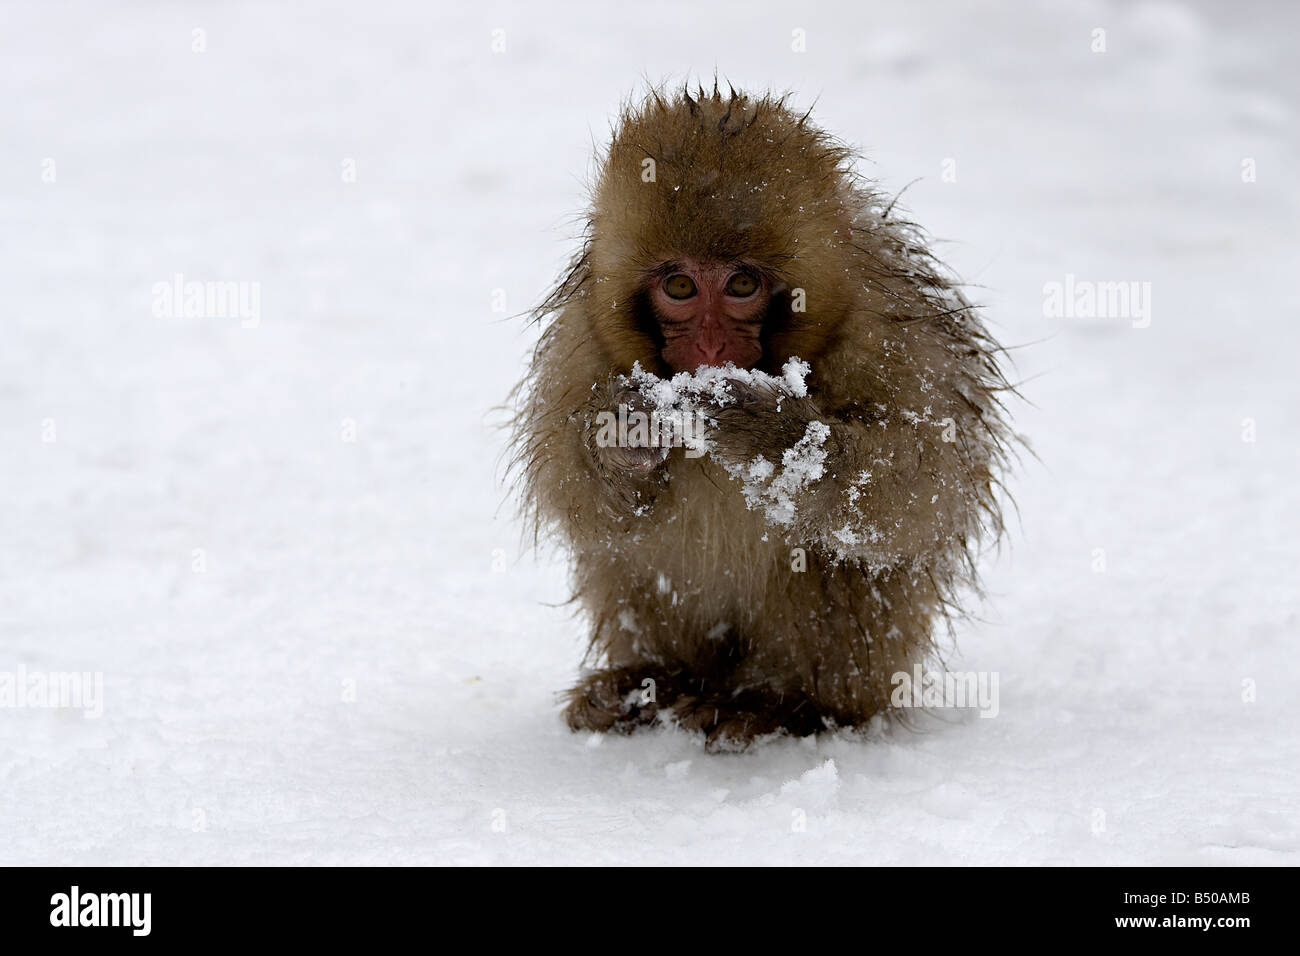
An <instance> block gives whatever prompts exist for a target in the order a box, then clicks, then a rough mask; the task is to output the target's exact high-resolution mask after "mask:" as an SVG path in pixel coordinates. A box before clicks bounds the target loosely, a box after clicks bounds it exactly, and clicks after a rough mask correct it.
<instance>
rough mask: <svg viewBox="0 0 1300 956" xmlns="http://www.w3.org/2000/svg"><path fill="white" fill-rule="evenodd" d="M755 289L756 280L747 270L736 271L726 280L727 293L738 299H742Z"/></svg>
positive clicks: (751, 293) (756, 286)
mask: <svg viewBox="0 0 1300 956" xmlns="http://www.w3.org/2000/svg"><path fill="white" fill-rule="evenodd" d="M757 291H758V280H757V279H755V278H754V277H753V276H752V275H750V274H749V273H748V272H737V273H736V274H735V275H734V276H732V277H731V278H730V279H728V280H727V295H734V296H736V297H737V298H739V299H743V298H745V297H746V296H750V295H753V294H754V293H755V292H757Z"/></svg>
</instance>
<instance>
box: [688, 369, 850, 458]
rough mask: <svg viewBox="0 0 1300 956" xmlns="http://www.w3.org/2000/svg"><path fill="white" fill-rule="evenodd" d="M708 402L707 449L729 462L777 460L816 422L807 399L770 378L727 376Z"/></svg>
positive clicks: (815, 411) (814, 410) (716, 456)
mask: <svg viewBox="0 0 1300 956" xmlns="http://www.w3.org/2000/svg"><path fill="white" fill-rule="evenodd" d="M709 405H710V407H708V408H707V409H706V414H707V415H708V417H709V419H710V421H711V422H712V423H713V427H712V428H711V429H710V430H709V436H708V437H709V453H710V454H711V455H712V456H713V457H714V458H715V459H717V460H718V461H720V462H721V463H722V464H724V465H727V466H731V467H742V466H747V465H750V464H751V463H753V462H754V461H755V460H756V459H759V458H762V459H763V460H765V461H769V462H772V463H773V464H774V465H775V464H780V463H781V462H782V461H783V460H784V459H785V458H786V456H787V453H788V452H789V451H790V450H791V449H794V448H796V446H798V445H799V444H800V442H802V441H803V440H804V439H805V438H806V437H807V435H808V430H809V425H811V424H813V423H814V422H819V415H818V411H817V407H816V405H815V404H814V403H813V402H812V400H811V399H809V398H807V397H799V396H796V395H794V394H793V393H792V392H791V391H790V390H789V389H788V388H787V387H786V386H785V385H784V383H783V382H782V381H781V380H780V379H775V378H771V379H768V380H766V381H764V380H761V379H759V378H758V377H757V376H753V375H751V376H747V377H746V378H732V379H729V380H728V381H727V387H726V390H725V394H724V396H723V397H722V398H721V399H720V400H716V401H713V402H710V403H709ZM823 427H825V426H823Z"/></svg>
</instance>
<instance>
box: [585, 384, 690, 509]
mask: <svg viewBox="0 0 1300 956" xmlns="http://www.w3.org/2000/svg"><path fill="white" fill-rule="evenodd" d="M652 408H653V403H652V402H650V401H649V400H648V399H647V398H646V397H645V396H643V395H642V394H641V393H640V392H639V391H637V390H636V389H633V388H629V387H627V386H626V385H625V384H623V383H620V382H617V381H615V380H611V381H610V382H608V383H606V384H605V385H603V386H598V387H597V388H596V389H595V390H594V391H593V394H592V397H591V400H590V402H589V403H588V414H587V417H586V423H585V433H584V436H583V437H584V443H585V444H586V446H587V450H588V452H589V454H590V456H591V462H592V466H593V468H594V470H595V472H596V474H597V476H598V477H599V478H600V479H601V483H602V485H603V487H604V490H605V492H606V495H605V497H606V500H605V502H604V504H605V505H606V506H607V507H608V508H609V510H612V511H614V512H616V513H621V514H626V513H628V512H636V511H638V510H639V509H640V508H642V507H644V506H646V505H649V504H650V503H651V501H653V499H654V494H655V492H656V490H657V489H658V487H659V486H661V485H662V484H663V481H664V475H663V471H662V468H661V466H662V465H663V464H664V462H665V461H667V459H668V451H669V448H670V446H671V444H672V442H671V435H664V434H660V432H662V431H663V428H662V427H660V428H659V429H654V428H651V427H650V426H651V421H652V420H651V418H650V411H651V409H652Z"/></svg>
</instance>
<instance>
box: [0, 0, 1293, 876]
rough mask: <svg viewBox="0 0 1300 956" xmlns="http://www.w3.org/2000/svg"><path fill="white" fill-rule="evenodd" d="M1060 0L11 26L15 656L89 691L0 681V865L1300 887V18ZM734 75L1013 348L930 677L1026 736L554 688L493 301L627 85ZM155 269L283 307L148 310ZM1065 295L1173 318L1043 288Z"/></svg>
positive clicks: (545, 228) (425, 7)
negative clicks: (944, 873) (862, 180)
mask: <svg viewBox="0 0 1300 956" xmlns="http://www.w3.org/2000/svg"><path fill="white" fill-rule="evenodd" d="M1042 6H1043V7H1048V8H1050V9H1046V10H1045V9H1034V10H1023V11H1021V10H1017V9H1015V8H1013V7H1012V6H1011V5H1006V6H1004V5H1001V4H972V3H966V2H957V0H951V2H945V3H942V4H914V3H909V2H903V0H899V2H891V3H884V4H871V5H864V4H861V3H858V2H854V0H845V2H842V3H834V4H829V3H828V4H819V5H817V6H816V8H815V9H812V5H808V4H804V3H794V2H789V3H773V2H765V3H754V2H745V3H738V4H735V5H726V4H698V3H695V2H692V0H685V2H678V0H663V2H660V3H657V4H654V5H651V6H645V5H639V6H635V7H633V6H626V7H625V6H623V5H614V4H606V3H593V4H591V5H589V6H587V5H582V4H579V3H574V2H567V3H565V4H562V5H560V4H556V3H544V4H523V3H517V4H507V3H500V2H497V3H493V2H485V3H475V4H463V5H460V6H459V8H458V9H456V10H452V9H440V8H438V7H437V6H436V5H430V4H425V3H418V2H410V3H403V4H388V3H382V2H372V3H367V4H364V5H361V6H358V5H356V4H345V3H336V4H333V5H329V6H326V5H323V4H311V5H306V4H303V5H297V4H295V5H288V4H286V5H282V6H269V5H265V4H258V3H236V4H222V5H220V7H219V8H218V6H217V5H209V4H199V3H192V4H183V3H175V4H163V3H136V4H118V5H113V6H112V7H111V8H106V7H104V6H103V5H101V4H95V3H90V2H75V3H48V4H47V3H41V4H21V5H20V4H17V3H13V4H7V5H6V8H5V11H4V21H5V26H4V29H3V31H0V75H2V76H3V89H4V95H3V97H0V130H2V131H3V132H2V133H0V135H2V136H3V149H2V150H0V263H2V265H0V270H2V271H3V297H2V301H3V322H4V336H3V340H2V342H0V448H2V449H3V453H2V454H3V457H2V458H0V462H2V464H0V562H2V564H0V672H11V673H16V672H17V669H18V668H20V667H22V668H26V669H27V671H28V672H29V673H31V672H42V673H43V672H56V671H88V672H96V671H98V672H102V674H103V681H104V700H103V715H102V717H100V718H99V719H84V718H83V717H82V715H81V713H80V712H79V711H77V710H74V709H61V710H40V709H33V708H17V707H14V708H9V709H5V710H0V862H3V863H9V864H14V863H79V864H80V863H84V864H107V863H203V862H207V863H245V862H248V863H578V862H584V863H596V864H613V865H626V864H631V863H635V864H642V865H644V864H669V863H702V862H709V863H719V862H737V863H760V862H761V863H774V862H794V863H1046V864H1065V863H1102V864H1134V863H1205V864H1276V863H1286V864H1294V863H1295V862H1296V861H1297V850H1298V849H1300V823H1298V822H1297V815H1298V812H1297V796H1298V793H1300V785H1298V784H1300V780H1298V774H1300V747H1298V746H1297V728H1298V727H1300V703H1297V694H1296V688H1297V686H1298V685H1300V660H1298V659H1297V651H1296V643H1295V639H1296V635H1297V631H1298V630H1300V620H1298V614H1297V595H1298V593H1300V587H1298V584H1300V582H1298V581H1297V573H1298V571H1300V543H1297V530H1298V529H1300V519H1298V518H1297V514H1298V513H1300V511H1298V508H1297V505H1298V504H1300V500H1298V499H1300V493H1298V492H1297V472H1298V470H1300V430H1298V428H1297V421H1296V419H1297V415H1300V379H1298V378H1297V375H1296V363H1297V358H1298V357H1300V297H1298V296H1297V292H1296V282H1295V277H1296V266H1297V253H1298V252H1300V243H1298V242H1297V234H1296V223H1297V221H1298V220H1300V216H1298V212H1300V209H1298V206H1300V203H1297V196H1298V194H1300V189H1298V188H1297V160H1300V148H1298V144H1297V134H1296V130H1297V123H1296V120H1297V117H1296V107H1295V93H1296V90H1297V89H1298V88H1300V83H1298V82H1297V74H1298V73H1300V70H1298V69H1297V66H1296V64H1297V60H1296V59H1295V57H1294V51H1293V49H1292V45H1293V40H1294V36H1295V35H1296V32H1297V29H1298V28H1300V16H1298V15H1297V12H1296V10H1295V8H1294V7H1293V6H1288V5H1283V4H1277V5H1266V4H1262V3H1261V4H1232V5H1224V7H1223V8H1222V9H1220V8H1218V7H1215V6H1212V5H1209V4H1204V5H1201V4H1197V5H1191V6H1188V5H1182V4H1166V3H1145V4H1132V3H1114V4H1111V3H1075V4H1068V5H1067V4H1051V5H1042ZM1098 27H1100V28H1103V29H1105V31H1106V46H1107V49H1106V52H1104V53H1094V52H1092V50H1091V49H1090V46H1091V45H1092V43H1093V42H1094V41H1093V32H1092V31H1093V30H1094V29H1095V28H1098ZM195 28H199V29H202V30H204V31H206V33H205V34H204V38H205V41H206V51H205V52H194V51H193V49H192V45H193V43H194V36H193V34H192V31H193V30H194V29H195ZM495 28H502V29H504V30H505V40H506V51H505V52H504V53H501V54H494V53H493V52H492V50H491V44H492V39H493V38H492V31H493V30H494V29H495ZM796 28H802V29H804V30H806V37H807V41H806V42H807V51H806V52H804V53H796V52H793V51H792V50H791V38H792V31H793V30H795V29H796ZM715 68H716V69H717V70H718V71H720V72H721V73H722V74H723V75H725V76H726V77H728V78H730V79H731V80H733V81H734V82H735V83H736V84H737V85H738V86H743V87H746V88H762V87H768V86H771V87H775V88H781V89H791V90H794V91H796V94H797V102H798V103H800V104H805V105H809V104H811V103H812V102H813V101H814V100H816V101H817V109H816V114H815V115H816V117H817V119H818V120H819V122H820V123H821V124H822V125H823V126H825V127H827V128H829V129H831V130H833V131H835V132H837V133H839V134H840V135H842V136H844V137H845V138H847V139H849V140H850V141H852V142H854V143H855V144H857V145H859V146H861V147H862V148H863V149H865V150H866V151H867V152H868V154H869V156H870V159H871V163H870V164H869V166H868V167H867V168H868V170H869V172H870V173H871V174H872V175H873V176H878V177H879V178H880V179H881V180H882V181H883V182H884V183H885V184H886V185H887V186H888V187H889V188H891V189H898V188H901V187H903V186H904V185H905V184H907V183H908V182H909V181H910V180H912V179H915V178H917V177H924V178H923V179H922V180H921V181H920V182H918V183H916V184H915V185H914V186H912V187H911V189H910V190H909V191H908V192H907V194H906V198H905V204H906V205H907V206H908V207H909V209H910V211H911V212H912V213H913V215H914V218H916V219H917V221H919V222H920V223H922V224H923V225H925V226H926V227H927V228H928V229H929V230H930V231H931V232H933V233H934V234H936V235H938V236H940V237H943V238H945V239H948V240H952V242H950V243H948V244H946V245H945V246H944V247H943V249H944V251H945V255H946V256H947V258H948V259H949V260H950V261H951V263H952V264H953V265H954V266H955V267H956V268H957V270H958V271H959V272H961V273H962V274H963V275H964V276H965V277H966V278H967V279H969V280H970V281H971V282H973V283H977V284H979V285H980V286H981V288H979V289H977V290H976V296H977V297H978V298H979V299H980V300H981V301H982V302H983V303H984V304H986V305H987V307H988V311H987V314H988V317H989V319H990V321H991V322H992V323H993V324H994V327H995V329H996V331H997V333H998V334H999V335H1000V336H1001V338H1002V339H1003V340H1004V341H1005V342H1006V343H1008V344H1027V343H1034V344H1032V345H1030V346H1029V347H1027V348H1025V349H1023V350H1021V351H1019V352H1018V353H1017V354H1018V363H1019V364H1018V372H1019V374H1020V376H1021V377H1022V378H1024V379H1027V380H1028V381H1027V384H1026V385H1025V388H1024V392H1025V394H1026V396H1027V397H1028V398H1029V399H1030V400H1031V401H1032V402H1033V403H1034V404H1033V406H1029V405H1020V406H1018V407H1017V412H1018V424H1019V427H1020V428H1021V430H1022V431H1024V432H1025V433H1026V434H1027V435H1028V436H1029V437H1030V438H1031V440H1032V441H1033V444H1034V446H1035V448H1036V450H1037V452H1038V454H1039V455H1040V456H1041V459H1042V462H1041V463H1037V462H1034V461H1032V460H1028V461H1027V462H1026V465H1025V467H1024V468H1023V470H1022V471H1021V472H1020V473H1019V474H1018V475H1016V476H1015V477H1014V479H1013V487H1014V489H1015V492H1016V496H1017V499H1018V501H1019V506H1020V512H1021V516H1022V525H1021V527H1019V528H1017V529H1015V530H1014V532H1013V535H1012V539H1011V542H1010V547H1009V548H1006V549H1004V550H1003V553H1002V555H1001V556H1000V557H998V556H990V560H989V562H988V565H987V566H988V584H989V588H990V591H991V598H990V600H989V602H988V603H986V604H985V605H984V606H983V607H982V611H981V613H982V622H980V623H971V624H967V625H964V626H963V627H962V628H961V629H960V633H959V640H958V647H959V651H960V654H959V656H957V657H955V658H954V660H953V666H955V667H959V668H963V669H969V670H983V671H996V672H997V673H998V674H999V675H1000V689H1001V701H1000V705H1001V706H1000V713H999V714H998V716H997V717H996V718H995V719H990V720H983V719H978V718H973V717H967V718H961V719H957V720H954V721H951V722H949V723H941V722H938V721H934V722H931V724H930V725H929V728H928V729H927V730H926V731H925V732H923V733H914V732H908V731H879V732H877V733H875V734H874V735H873V736H872V737H871V739H869V740H866V741H863V740H859V739H850V738H830V739H820V740H816V741H803V742H794V741H786V742H779V743H776V744H772V745H770V746H766V747H762V748H760V749H758V750H756V751H754V752H751V753H748V754H746V755H743V756H738V757H736V756H731V757H714V756H708V755H706V754H705V753H704V752H703V750H702V748H701V745H700V743H699V742H698V741H696V740H694V739H692V738H689V737H687V736H685V735H682V734H678V733H659V734H651V735H641V736H635V737H631V738H614V739H600V738H593V739H588V738H586V737H583V736H574V735H571V734H570V733H569V732H568V731H567V730H566V729H565V728H564V727H563V726H562V724H561V722H560V719H559V717H558V716H557V710H556V707H555V698H554V695H555V693H556V692H557V691H558V690H560V689H562V688H564V687H565V686H567V685H568V683H569V682H570V681H571V680H572V679H573V677H574V675H575V671H576V665H577V663H578V659H579V655H580V653H581V649H582V645H583V639H584V633H583V629H582V626H581V624H580V623H579V622H576V621H574V620H572V618H571V617H570V611H569V609H567V608H563V607H556V606H553V605H556V604H558V603H559V602H561V601H563V600H564V598H565V596H566V595H565V573H564V567H563V561H562V559H561V558H560V557H559V556H557V555H555V554H553V553H551V554H544V555H542V556H540V557H537V556H534V555H532V554H529V553H527V552H526V551H525V550H524V549H523V548H522V547H521V529H520V526H519V524H518V523H517V522H516V521H515V519H514V517H513V512H512V508H511V506H510V505H509V503H506V504H503V501H505V500H506V492H505V490H504V489H503V487H502V485H501V483H500V480H499V476H500V473H501V469H500V464H501V461H500V453H501V450H502V442H503V438H502V435H501V434H500V433H499V432H498V431H495V430H494V429H493V423H494V422H495V421H496V420H498V419H499V416H496V415H494V414H493V413H492V412H491V407H492V406H493V405H494V404H497V403H500V402H501V401H502V400H503V399H504V397H505V396H506V393H507V391H508V389H509V388H510V386H511V385H512V384H513V383H514V381H515V380H516V378H517V377H518V376H519V374H520V372H521V369H522V368H523V362H524V358H525V355H526V352H527V349H528V345H529V342H530V340H531V338H530V334H529V333H528V332H527V331H525V330H524V328H523V324H522V322H520V321H518V320H516V319H512V318H510V317H508V316H505V315H502V314H499V313H496V312H494V311H492V301H493V298H492V297H493V293H494V290H498V289H500V290H504V293H505V296H506V307H507V309H508V310H509V312H510V313H515V312H519V311H522V310H524V309H526V308H527V307H529V306H530V305H531V304H533V303H535V302H536V301H537V300H538V299H539V298H540V297H541V295H542V294H543V292H544V291H545V288H546V286H547V284H548V283H549V282H550V281H551V279H552V278H553V277H554V276H555V274H556V273H557V272H558V270H559V269H560V267H561V265H562V263H563V262H564V260H565V259H566V257H567V256H568V254H569V252H570V251H571V249H572V247H573V241H572V239H573V236H574V235H575V232H576V229H577V226H576V225H575V221H574V219H573V217H574V216H575V215H576V213H577V212H578V210H579V208H580V206H581V204H582V201H583V184H584V179H585V176H586V173H587V171H588V169H589V159H588V157H589V155H590V151H591V146H592V143H593V141H596V142H600V141H602V140H603V139H604V138H605V136H606V133H607V128H608V117H609V116H610V115H611V113H612V111H613V110H614V108H615V107H616V106H617V104H618V102H619V101H620V99H622V98H623V97H624V96H626V95H628V94H629V93H631V92H632V91H634V90H635V89H637V88H638V86H639V84H640V83H641V80H642V78H643V77H647V76H648V77H651V78H662V77H677V78H680V77H682V76H683V75H685V74H686V73H687V72H688V71H689V72H690V73H691V74H692V75H696V76H699V75H703V76H705V77H710V76H711V75H712V73H713V71H714V69H715ZM1248 158H1249V159H1253V160H1254V162H1255V169H1256V173H1257V179H1256V181H1255V182H1249V183H1248V182H1243V178H1242V163H1243V160H1245V159H1248ZM349 159H351V160H353V161H354V162H355V170H356V181H355V182H351V183H347V182H343V181H342V180H343V175H342V170H343V164H344V163H345V161H346V160H349ZM946 159H953V160H955V170H956V181H955V182H946V181H945V180H944V176H943V172H944V165H943V164H944V161H945V160H946ZM48 160H53V167H51V166H50V164H49V163H48V162H47V161H48ZM51 169H52V171H53V172H54V181H53V182H48V181H45V179H48V178H49V172H50V171H51ZM43 175H44V177H45V178H44V179H43ZM176 273H182V274H183V275H184V276H185V277H186V278H187V279H197V280H239V281H245V282H256V283H258V284H259V286H258V288H259V290H260V295H261V303H260V306H261V309H260V323H259V324H258V325H257V327H256V328H244V327H241V323H240V322H239V321H238V319H234V318H215V317H209V318H191V319H186V318H167V317H162V318H160V317H157V316H155V315H154V314H153V311H152V309H151V304H152V287H153V285H154V283H158V282H167V281H170V280H171V278H172V277H173V275H174V274H176ZM1067 274H1071V275H1074V276H1076V277H1077V278H1078V279H1081V280H1093V281H1097V280H1100V281H1125V280H1133V281H1139V282H1150V283H1151V288H1152V296H1151V304H1152V314H1151V322H1150V326H1149V327H1147V328H1135V327H1134V323H1133V322H1132V321H1129V320H1124V319H1118V320H1117V319H1111V320H1092V321H1085V320H1078V319H1055V318H1045V317H1044V307H1043V302H1044V291H1043V289H1044V285H1045V283H1048V282H1052V281H1064V279H1065V276H1066V275H1067ZM1247 419H1249V420H1251V422H1253V429H1254V440H1253V441H1246V440H1243V436H1245V437H1247V438H1249V437H1251V436H1250V428H1251V427H1252V426H1251V425H1250V423H1247V422H1246V421H1245V420H1247ZM345 420H350V421H351V422H352V423H353V424H354V427H355V440H354V441H345V440H343V438H344V437H346V434H345V431H346V429H347V428H348V426H347V424H346V423H345ZM50 438H53V439H54V440H52V441H51V440H43V439H50ZM196 549H199V550H200V551H201V552H202V553H201V554H197V555H196V553H195V552H196ZM1095 549H1103V550H1104V561H1105V570H1104V571H1102V572H1098V571H1095V570H1094V564H1095V563H1096V562H1097V557H1096V556H1095ZM196 566H197V567H204V566H205V568H206V570H204V571H202V572H201V573H199V572H196V571H195V567H196ZM494 566H495V567H494ZM1247 681H1253V682H1254V684H1253V687H1254V699H1253V700H1243V697H1250V696H1251V695H1250V694H1249V693H1247V692H1246V691H1244V690H1243V688H1244V687H1245V688H1247V689H1248V688H1249V685H1246V684H1244V683H1243V682H1247ZM351 697H355V699H354V700H348V699H345V698H351ZM801 821H802V822H803V823H804V824H805V825H804V826H803V827H802V828H800V827H799V826H798V824H799V823H800V822H801Z"/></svg>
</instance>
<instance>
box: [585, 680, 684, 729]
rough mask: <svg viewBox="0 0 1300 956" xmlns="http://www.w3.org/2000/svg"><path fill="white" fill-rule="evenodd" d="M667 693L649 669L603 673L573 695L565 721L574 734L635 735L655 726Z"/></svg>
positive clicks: (588, 681) (586, 682) (586, 681)
mask: <svg viewBox="0 0 1300 956" xmlns="http://www.w3.org/2000/svg"><path fill="white" fill-rule="evenodd" d="M665 690H666V688H665V687H664V686H663V682H662V681H660V680H659V678H658V677H657V676H656V675H655V674H654V672H653V671H652V670H651V669H650V668H649V667H647V666H641V667H613V668H606V669H605V670H599V671H596V672H595V673H593V674H590V675H589V676H588V677H586V678H585V679H583V680H582V681H580V682H579V683H578V684H577V686H575V687H574V688H573V689H572V690H570V691H569V693H568V705H567V706H566V707H565V709H564V719H565V721H566V722H567V723H568V725H569V729H570V730H574V731H578V730H593V731H596V732H598V733H605V732H608V731H616V732H619V733H625V734H626V733H631V732H632V731H634V730H636V729H637V728H638V727H644V726H646V725H648V724H652V723H654V721H655V719H656V718H657V717H658V715H659V709H660V707H661V706H662V705H664V704H665V701H664V697H663V695H664V692H665Z"/></svg>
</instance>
